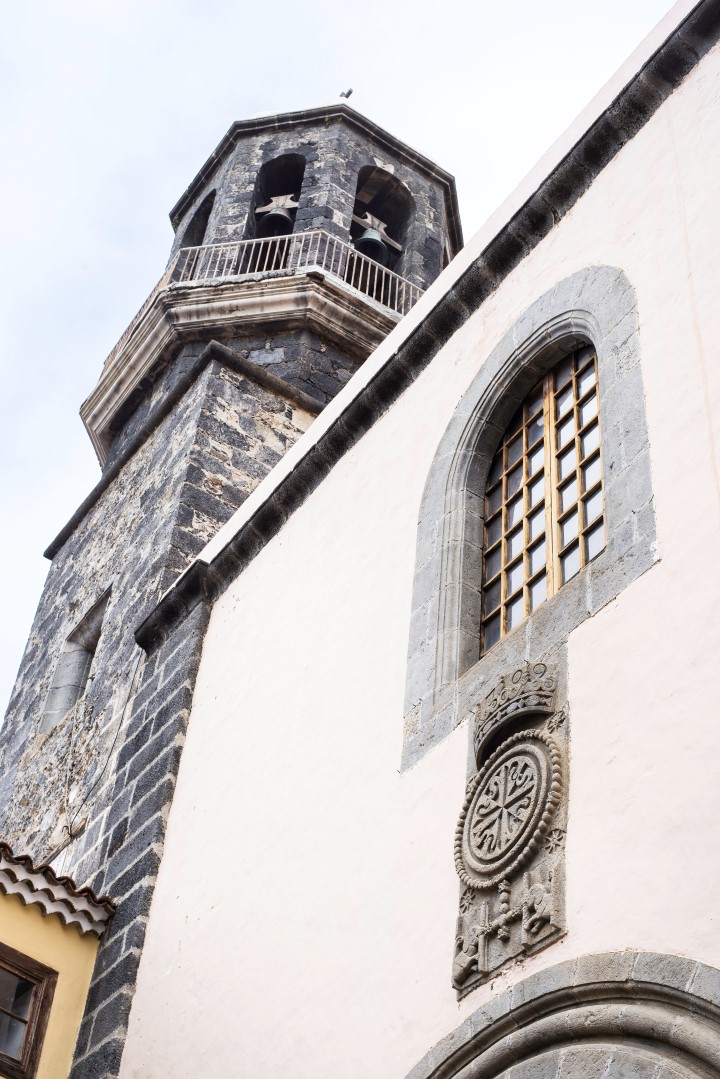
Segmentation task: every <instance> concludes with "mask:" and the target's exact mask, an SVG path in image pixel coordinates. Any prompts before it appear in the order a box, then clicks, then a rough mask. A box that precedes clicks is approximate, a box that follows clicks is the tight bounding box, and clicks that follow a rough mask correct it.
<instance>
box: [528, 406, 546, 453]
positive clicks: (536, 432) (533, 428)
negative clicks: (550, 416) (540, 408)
mask: <svg viewBox="0 0 720 1079" xmlns="http://www.w3.org/2000/svg"><path fill="white" fill-rule="evenodd" d="M542 436H543V416H542V412H541V413H540V415H539V416H536V417H535V419H534V420H531V421H530V423H529V424H528V446H534V445H535V443H536V442H537V440H538V439H539V438H542Z"/></svg>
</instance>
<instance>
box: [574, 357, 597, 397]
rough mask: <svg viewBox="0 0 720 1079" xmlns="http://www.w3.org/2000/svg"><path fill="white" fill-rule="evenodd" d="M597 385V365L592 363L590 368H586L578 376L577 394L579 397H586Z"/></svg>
mask: <svg viewBox="0 0 720 1079" xmlns="http://www.w3.org/2000/svg"><path fill="white" fill-rule="evenodd" d="M594 385H595V364H594V363H591V364H590V366H589V367H586V368H585V370H584V371H583V372H582V374H580V375H578V380H577V393H578V397H584V396H585V394H586V393H587V392H588V390H591V389H592V388H593V386H594Z"/></svg>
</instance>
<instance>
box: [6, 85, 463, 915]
mask: <svg viewBox="0 0 720 1079" xmlns="http://www.w3.org/2000/svg"><path fill="white" fill-rule="evenodd" d="M171 217H172V223H173V226H174V228H175V232H176V237H175V242H174V244H173V247H172V251H171V256H170V261H169V263H168V266H167V268H166V270H165V272H164V274H163V276H162V278H161V279H160V281H159V282H158V285H157V286H156V288H155V289H154V290H153V291H152V293H151V294H150V296H149V297H148V299H147V301H146V302H145V304H144V305H143V307H142V308H141V310H140V311H139V312H138V314H137V315H136V316H135V317H134V319H133V320H132V322H131V323H130V325H129V327H128V329H127V330H126V332H125V333H124V334H123V336H122V338H121V339H120V341H119V342H118V343H117V344H116V345H115V347H114V348H113V350H112V352H111V353H110V355H109V357H108V359H107V360H106V362H105V364H104V367H103V369H102V373H101V375H100V379H99V381H98V383H97V385H96V387H95V388H94V389H93V391H92V392H91V393H90V395H89V397H88V398H87V400H86V401H85V403H84V404H83V406H82V408H81V416H82V418H83V421H84V423H85V426H86V428H87V431H88V434H89V435H90V438H91V441H92V443H93V446H94V448H95V451H96V453H97V456H98V458H99V461H100V465H101V469H102V474H101V477H100V479H99V481H98V483H97V485H96V486H95V488H94V489H93V490H92V491H91V492H90V493H89V494H88V496H87V498H86V499H85V501H84V502H83V503H82V505H81V506H80V507H79V508H78V509H77V510H76V512H75V513H74V514H73V516H72V517H71V518H70V520H69V521H68V523H67V524H66V525H65V527H64V528H63V529H62V530H61V532H60V533H59V534H58V535H57V536H56V538H55V539H54V540H53V541H52V543H51V544H50V546H49V547H48V549H47V551H46V555H47V557H48V558H49V559H50V560H51V567H50V572H49V575H48V578H47V584H46V587H45V590H44V592H43V595H42V598H41V600H40V604H39V607H38V611H37V615H36V617H35V621H34V624H33V627H32V631H31V634H30V638H29V641H28V644H27V648H26V651H25V655H24V658H23V661H22V665H21V668H20V672H19V675H18V678H17V681H16V684H15V688H14V691H13V695H12V698H11V701H10V705H9V709H8V712H7V716H6V720H5V725H4V727H3V728H2V732H1V733H0V777H1V778H0V838H2V839H3V840H5V841H7V842H9V843H10V844H11V845H12V846H13V847H14V848H16V849H17V850H20V851H25V850H27V851H28V852H30V853H31V854H32V855H33V857H34V858H35V859H36V860H39V861H51V862H52V864H53V866H54V868H55V869H56V870H57V871H58V872H61V873H66V874H71V875H72V876H73V877H74V878H75V879H76V881H77V882H78V883H79V884H85V883H90V884H92V886H93V887H94V888H96V889H97V890H98V891H103V892H108V893H110V894H111V895H112V896H113V897H114V898H116V899H118V900H120V901H122V899H123V896H124V895H127V894H128V892H129V891H130V890H131V889H132V888H133V887H134V883H136V881H137V880H138V879H140V878H139V877H138V873H140V869H139V868H138V866H139V865H140V863H141V862H142V866H141V868H142V873H144V874H145V876H144V877H143V878H142V879H143V880H151V879H152V878H153V874H154V872H155V871H156V869H157V865H158V864H159V858H160V851H161V834H162V828H164V823H162V827H161V828H160V832H158V827H160V826H157V827H155V826H153V827H154V830H152V828H150V826H149V825H148V824H147V822H148V821H150V820H154V819H155V818H154V817H153V813H155V812H156V809H157V806H158V805H160V806H161V808H162V813H163V814H164V817H166V815H167V807H168V806H169V799H170V797H171V794H172V788H173V785H174V777H175V774H176V771H177V765H178V761H179V754H180V751H181V743H182V739H181V737H180V736H178V737H177V738H173V739H170V741H169V742H168V740H167V739H165V740H163V739H162V738H160V737H159V734H160V729H159V720H157V717H156V720H155V721H154V724H155V725H154V726H153V727H152V729H150V728H149V726H147V727H143V726H142V723H141V721H140V719H138V718H137V717H138V715H140V711H141V708H142V707H143V701H144V700H145V699H146V698H147V697H148V696H149V695H150V694H151V693H153V692H154V693H155V695H156V697H157V694H158V693H159V692H162V693H163V694H164V698H163V700H164V702H165V703H164V708H165V712H166V714H167V716H168V717H174V718H175V719H177V716H178V715H179V714H181V713H182V714H183V715H184V714H185V713H186V711H187V693H188V686H187V685H180V684H178V685H174V684H173V685H170V684H167V683H166V684H164V685H162V686H161V687H160V688H158V686H157V685H154V686H153V687H149V686H148V685H147V684H146V676H145V656H144V653H143V651H142V649H141V648H140V647H139V646H138V644H137V643H136V641H135V636H134V633H135V630H136V628H137V626H138V625H139V624H140V623H141V622H142V620H143V618H144V617H145V615H146V614H147V613H148V611H149V610H151V609H152V607H153V605H154V603H155V602H156V600H157V599H158V597H159V596H160V595H161V594H162V593H163V591H165V590H166V589H167V588H168V586H169V585H170V584H171V583H172V582H173V581H174V580H175V579H176V577H177V576H178V574H181V573H182V572H183V571H184V570H185V568H186V567H187V566H188V563H189V562H190V561H191V559H192V558H193V557H194V556H195V555H197V553H198V551H200V550H201V548H202V547H203V545H204V544H205V543H206V542H207V540H208V539H209V538H210V537H211V536H212V535H213V534H214V533H215V532H216V531H217V529H218V527H219V526H221V525H222V524H223V523H224V522H225V521H226V520H227V519H228V518H229V517H230V515H231V514H232V513H233V512H234V511H235V510H236V509H237V508H238V506H239V505H240V504H241V503H242V502H243V500H244V499H245V498H246V497H247V496H248V494H249V493H250V492H251V491H252V490H253V488H254V487H255V486H256V485H257V484H258V483H259V482H260V481H261V480H262V479H263V477H264V476H266V475H267V473H268V472H269V471H270V470H271V469H272V468H273V466H274V465H275V464H276V463H277V462H278V461H279V460H280V459H281V457H282V456H283V454H284V453H285V451H286V450H287V449H288V448H289V447H290V446H291V445H292V444H293V443H294V442H295V441H296V440H297V439H298V438H299V437H300V436H301V435H302V433H303V431H305V430H306V429H307V428H308V427H309V425H310V424H311V423H312V422H313V420H314V418H315V417H316V416H317V414H318V413H319V412H320V411H321V410H322V408H323V407H324V405H325V404H326V403H327V402H328V401H329V400H331V399H332V398H333V397H334V396H335V394H336V393H337V392H338V391H339V390H340V389H341V388H342V386H343V385H344V383H345V382H347V381H348V379H350V378H351V377H352V375H353V372H354V371H355V370H356V369H357V368H358V367H359V366H360V365H361V364H362V363H363V361H364V360H365V358H366V357H367V356H368V355H369V354H370V352H372V350H373V349H374V348H375V347H376V346H377V345H378V344H379V343H380V342H381V341H382V340H383V338H384V337H385V336H386V334H387V333H388V332H389V331H390V330H391V329H392V327H393V326H394V325H395V324H396V323H397V321H398V320H399V319H400V318H402V316H403V315H404V314H405V313H406V312H407V311H408V310H409V309H410V308H411V306H412V305H413V303H414V302H415V301H416V300H417V298H418V297H419V296H420V294H421V293H422V291H423V289H424V288H426V287H427V286H428V285H429V284H430V283H431V282H432V281H433V280H434V279H435V278H436V277H437V275H438V274H439V272H440V270H441V269H442V267H443V265H444V264H445V262H446V261H447V260H448V259H449V258H451V257H452V256H453V255H454V254H455V253H456V251H457V250H458V248H459V246H460V244H461V234H460V225H459V220H458V214H457V203H456V196H455V187H454V182H453V180H452V177H450V176H449V175H448V174H447V173H446V172H444V171H443V170H442V169H439V168H438V167H437V166H435V165H434V164H433V163H432V162H430V161H428V160H427V159H426V158H424V157H422V156H421V155H420V154H418V153H417V152H416V151H414V150H412V149H411V148H410V147H408V146H406V145H405V144H404V143H402V142H400V141H398V140H397V139H395V138H394V137H392V136H391V135H389V134H388V133H387V132H385V131H383V130H381V129H380V128H379V127H377V126H376V125H374V124H373V123H371V122H370V121H368V120H367V119H365V118H364V117H363V116H361V115H360V114H358V113H357V112H355V111H354V110H353V109H350V108H349V107H348V106H347V105H346V104H336V105H332V106H329V107H325V108H318V109H313V110H308V111H304V112H294V113H284V114H281V115H278V116H272V117H265V118H263V119H257V120H250V121H243V122H240V123H236V124H234V125H233V126H232V127H231V128H230V130H229V131H228V133H227V135H226V136H225V138H224V139H223V140H222V142H221V143H220V145H219V146H218V147H217V149H216V150H215V151H214V152H213V154H212V155H211V157H210V158H209V159H208V161H207V162H206V163H205V164H204V165H203V167H202V168H201V169H200V171H199V173H198V175H197V176H196V177H195V179H194V180H193V181H192V183H191V184H190V186H189V187H188V189H187V190H186V191H185V193H184V194H183V195H182V197H181V198H180V200H179V201H178V203H177V205H176V206H175V207H174V209H173V210H172V214H171ZM183 709H184V710H185V711H183ZM133 716H135V720H134V725H133V726H131V725H130V722H131V717H133ZM158 792H160V793H158ZM164 817H163V820H164ZM159 837H160V838H159ZM121 909H122V908H121ZM126 909H128V908H127V907H126ZM119 918H120V922H121V921H122V915H121V914H120V915H119ZM120 922H119V923H118V924H120Z"/></svg>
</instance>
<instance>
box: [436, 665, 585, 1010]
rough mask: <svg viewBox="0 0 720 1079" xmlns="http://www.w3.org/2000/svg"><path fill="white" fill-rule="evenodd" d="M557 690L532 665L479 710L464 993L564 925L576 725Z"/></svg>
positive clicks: (463, 858) (467, 864)
mask: <svg viewBox="0 0 720 1079" xmlns="http://www.w3.org/2000/svg"><path fill="white" fill-rule="evenodd" d="M556 687H557V678H556V676H555V673H554V672H553V671H552V670H551V669H550V668H548V667H547V666H546V665H545V664H544V663H535V664H526V665H525V666H524V667H522V668H520V669H519V670H517V671H515V672H514V673H513V674H512V675H511V676H510V678H507V679H501V680H500V683H499V684H498V685H497V686H496V687H495V689H494V690H493V691H492V693H490V694H489V695H488V697H487V698H486V699H485V701H483V702H482V704H481V705H480V706H479V707H478V709H477V710H476V716H475V725H474V731H473V743H474V747H475V751H476V754H477V757H476V761H477V771H476V772H475V773H474V774H473V775H472V776H471V777H470V780H469V782H468V785H467V789H466V792H465V800H464V802H463V807H462V810H461V813H460V819H459V821H458V825H457V829H456V833H455V867H456V869H457V873H458V876H459V877H460V880H461V881H462V884H463V886H464V888H463V891H462V893H461V896H460V912H459V917H458V926H457V934H456V942H455V943H456V947H455V961H454V964H453V984H454V986H455V988H456V989H457V990H458V993H459V995H461V996H464V995H465V993H467V992H469V991H470V989H472V988H473V987H474V986H475V985H478V984H480V983H481V982H483V981H486V980H487V978H488V977H489V976H490V975H491V974H492V973H493V972H494V971H496V970H497V969H498V968H500V967H503V966H505V965H507V963H509V962H510V961H511V960H512V959H514V958H516V957H520V956H522V955H524V954H527V953H529V952H531V951H535V950H536V949H537V948H539V947H542V946H544V945H546V944H548V943H550V942H551V941H552V940H555V939H557V937H558V936H560V935H561V934H562V932H563V929H564V863H563V858H564V853H563V852H564V838H565V805H564V801H563V776H564V771H565V760H566V756H567V753H566V746H567V723H566V715H565V713H564V712H556V711H555V695H556ZM518 728H521V729H518Z"/></svg>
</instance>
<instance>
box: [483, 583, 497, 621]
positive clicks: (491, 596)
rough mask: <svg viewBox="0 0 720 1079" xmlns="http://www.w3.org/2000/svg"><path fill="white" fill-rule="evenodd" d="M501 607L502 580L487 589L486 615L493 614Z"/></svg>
mask: <svg viewBox="0 0 720 1079" xmlns="http://www.w3.org/2000/svg"><path fill="white" fill-rule="evenodd" d="M499 606H500V578H499V577H498V579H497V581H496V582H495V584H491V585H490V586H489V588H486V589H485V614H492V612H493V611H494V610H495V608H496V607H499Z"/></svg>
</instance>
